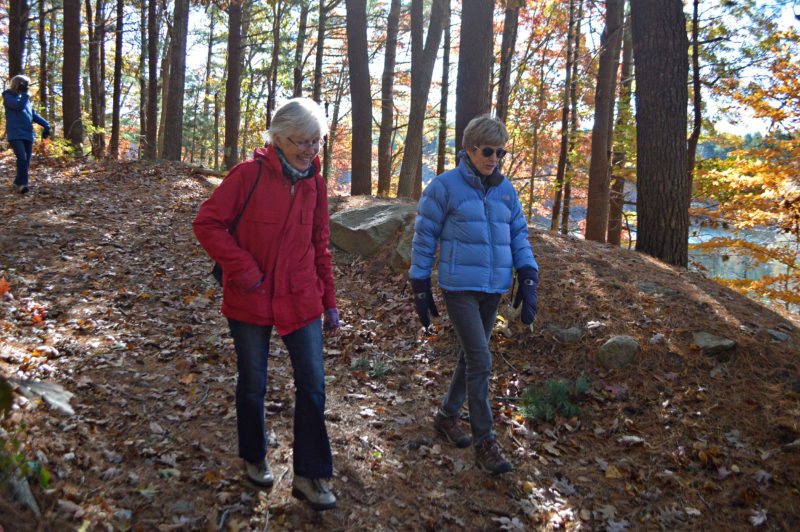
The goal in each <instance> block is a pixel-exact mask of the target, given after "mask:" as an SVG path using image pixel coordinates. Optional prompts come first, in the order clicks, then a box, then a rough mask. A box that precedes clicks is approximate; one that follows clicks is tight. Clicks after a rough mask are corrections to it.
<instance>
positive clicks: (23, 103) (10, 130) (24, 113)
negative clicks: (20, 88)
mask: <svg viewBox="0 0 800 532" xmlns="http://www.w3.org/2000/svg"><path fill="white" fill-rule="evenodd" d="M3 105H4V106H5V108H6V139H8V140H30V141H31V142H32V141H33V123H34V122H35V123H37V124H39V125H40V126H42V127H43V128H46V129H47V128H49V127H50V124H48V123H47V120H45V119H44V118H42V117H41V116H39V114H38V113H37V112H36V111H34V110H33V107H32V106H31V101H30V99H29V97H28V93H27V92H24V93H22V94H18V93H16V92H11V91H10V90H5V91H3Z"/></svg>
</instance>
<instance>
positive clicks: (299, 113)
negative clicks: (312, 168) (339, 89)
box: [267, 98, 328, 141]
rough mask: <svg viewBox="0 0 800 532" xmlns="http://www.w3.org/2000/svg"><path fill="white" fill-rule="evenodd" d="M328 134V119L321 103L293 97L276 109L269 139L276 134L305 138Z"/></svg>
mask: <svg viewBox="0 0 800 532" xmlns="http://www.w3.org/2000/svg"><path fill="white" fill-rule="evenodd" d="M327 134H328V119H327V118H326V117H325V112H324V111H323V110H322V108H321V107H320V106H319V104H318V103H317V102H315V101H314V100H312V99H311V98H292V99H291V100H289V101H287V102H286V103H284V104H283V105H281V106H280V107H279V108H278V110H277V111H275V116H273V117H272V124H271V125H270V126H269V131H268V132H267V139H268V140H269V141H272V140H273V139H274V138H275V136H278V137H281V138H287V137H290V136H296V137H299V138H300V139H302V140H305V139H307V138H311V137H313V136H315V135H319V136H320V137H324V136H325V135H327Z"/></svg>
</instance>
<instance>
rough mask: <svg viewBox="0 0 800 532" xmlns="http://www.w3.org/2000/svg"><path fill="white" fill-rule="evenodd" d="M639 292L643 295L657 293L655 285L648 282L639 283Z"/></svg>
mask: <svg viewBox="0 0 800 532" xmlns="http://www.w3.org/2000/svg"><path fill="white" fill-rule="evenodd" d="M639 290H641V291H642V292H644V293H645V294H652V293H653V292H656V291H658V285H657V284H656V283H651V282H650V281H642V282H641V283H639Z"/></svg>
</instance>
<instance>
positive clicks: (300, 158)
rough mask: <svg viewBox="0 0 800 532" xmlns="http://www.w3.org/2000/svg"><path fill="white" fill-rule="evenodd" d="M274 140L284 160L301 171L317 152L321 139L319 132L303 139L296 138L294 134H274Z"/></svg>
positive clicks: (309, 163) (307, 165)
mask: <svg viewBox="0 0 800 532" xmlns="http://www.w3.org/2000/svg"><path fill="white" fill-rule="evenodd" d="M274 142H275V145H276V146H277V147H278V148H280V149H281V151H282V152H283V156H284V157H286V161H287V162H288V163H289V164H290V165H292V167H293V168H294V169H295V170H299V171H301V172H303V171H305V170H306V169H307V168H308V167H309V166H310V165H311V161H313V160H314V157H316V156H317V153H319V147H320V143H321V142H322V139H320V136H319V134H316V135H312V136H311V137H308V138H305V139H301V138H298V137H297V136H296V135H288V136H286V137H280V136H276V137H275V140H274Z"/></svg>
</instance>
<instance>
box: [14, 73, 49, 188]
mask: <svg viewBox="0 0 800 532" xmlns="http://www.w3.org/2000/svg"><path fill="white" fill-rule="evenodd" d="M29 84H30V79H28V76H23V75H21V74H20V75H17V76H14V77H13V78H11V84H10V85H9V87H8V89H6V90H4V91H3V105H4V106H5V108H6V138H7V139H8V143H9V144H11V149H12V150H14V155H16V156H17V177H16V178H15V179H14V187H16V189H17V190H18V191H19V192H20V193H21V194H25V193H26V192H28V168H30V164H31V155H32V154H33V123H34V122H36V123H37V124H39V125H40V126H42V127H43V128H44V130H43V131H42V138H43V139H46V138H47V137H48V136H49V135H50V124H48V123H47V120H45V119H44V118H42V117H41V116H39V114H38V113H37V112H36V111H34V110H33V107H32V106H31V101H30V97H29V96H28V85H29Z"/></svg>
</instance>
